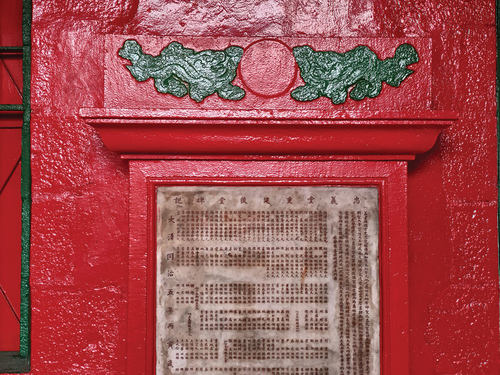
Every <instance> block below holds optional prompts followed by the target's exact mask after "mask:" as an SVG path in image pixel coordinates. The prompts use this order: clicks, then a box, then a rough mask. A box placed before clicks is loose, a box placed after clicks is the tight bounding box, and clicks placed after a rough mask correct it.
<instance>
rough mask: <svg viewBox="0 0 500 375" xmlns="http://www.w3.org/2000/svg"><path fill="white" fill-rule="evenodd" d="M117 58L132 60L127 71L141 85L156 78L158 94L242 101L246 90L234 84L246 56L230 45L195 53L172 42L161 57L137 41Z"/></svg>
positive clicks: (132, 42)
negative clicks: (239, 66) (214, 95)
mask: <svg viewBox="0 0 500 375" xmlns="http://www.w3.org/2000/svg"><path fill="white" fill-rule="evenodd" d="M118 55H120V56H121V57H123V58H125V59H127V60H129V61H130V62H131V63H132V65H127V69H128V70H129V71H130V73H131V74H132V76H133V77H134V78H135V79H136V80H137V81H139V82H142V81H146V80H147V79H149V78H153V80H154V82H155V87H156V90H157V91H158V92H161V93H164V94H171V95H174V96H176V97H183V96H185V95H187V94H188V93H189V96H190V97H191V99H193V100H195V101H196V102H201V101H202V100H203V99H205V98H206V97H207V96H210V95H212V94H215V93H217V95H219V97H221V98H223V99H228V100H240V99H243V97H244V96H245V91H244V90H243V89H242V88H240V87H238V86H234V85H232V84H231V82H232V81H233V80H234V79H235V78H236V69H237V68H238V64H239V62H240V60H241V56H242V55H243V48H241V47H237V46H231V47H228V48H226V49H225V50H221V51H215V50H204V51H200V52H195V51H194V50H192V49H190V48H185V47H184V46H183V45H182V44H180V43H178V42H172V43H170V44H169V45H168V46H167V47H165V48H164V49H163V50H162V51H161V52H160V54H159V55H158V56H151V55H147V54H145V53H143V52H142V48H141V46H140V45H139V43H137V42H136V41H135V40H127V41H125V43H124V44H123V47H122V48H121V49H120V50H119V51H118Z"/></svg>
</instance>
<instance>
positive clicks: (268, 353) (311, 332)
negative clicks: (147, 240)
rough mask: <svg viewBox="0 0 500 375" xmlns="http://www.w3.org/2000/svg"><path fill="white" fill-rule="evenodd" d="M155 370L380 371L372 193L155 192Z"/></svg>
mask: <svg viewBox="0 0 500 375" xmlns="http://www.w3.org/2000/svg"><path fill="white" fill-rule="evenodd" d="M157 215H158V216H157V279H156V373H157V374H158V375H167V374H189V375H195V374H207V375H223V374H236V375H258V374H273V375H341V374H357V375H375V374H380V360H379V353H380V340H379V328H380V324H379V280H378V269H379V267H378V190H377V188H361V187H334V186H293V187H276V186H274V187H269V186H244V187H243V186H231V187H213V186H210V187H208V186H189V187H186V186H184V187H159V188H158V190H157Z"/></svg>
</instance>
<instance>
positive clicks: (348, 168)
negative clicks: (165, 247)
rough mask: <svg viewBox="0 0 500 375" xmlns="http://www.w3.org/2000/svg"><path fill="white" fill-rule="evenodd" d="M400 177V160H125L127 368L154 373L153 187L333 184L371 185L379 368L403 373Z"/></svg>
mask: <svg viewBox="0 0 500 375" xmlns="http://www.w3.org/2000/svg"><path fill="white" fill-rule="evenodd" d="M406 179H407V173H406V162H401V161H398V162H394V161H390V162H373V161H371V162H366V161H347V162H346V161H329V162H327V161H319V162H318V161H301V162H297V161H260V162H259V161H228V160H225V161H220V160H217V161H213V160H208V161H206V160H204V161H200V160H194V161H193V160H168V161H167V160H155V161H146V160H130V206H129V207H130V233H129V235H130V237H129V240H130V242H129V244H130V253H129V283H128V285H129V294H128V297H129V305H128V332H129V334H128V337H127V343H128V350H127V373H130V374H143V373H145V374H152V373H154V363H155V361H154V354H155V346H154V345H155V316H156V311H155V303H156V287H155V279H156V264H155V259H156V242H155V239H156V232H155V230H156V229H155V228H156V212H157V208H156V188H157V187H158V186H166V185H174V186H177V185H181V186H182V185H236V186H238V185H250V186H251V185H262V186H265V185H285V186H288V185H334V186H375V187H377V188H378V190H379V197H380V206H379V207H380V218H379V225H380V232H379V233H380V285H381V304H380V305H381V308H380V319H381V332H380V339H381V342H382V344H381V369H382V373H383V374H386V375H390V374H398V375H401V374H408V371H409V350H408V348H409V345H408V334H409V325H408V253H407V250H408V241H407V240H408V238H407V235H408V234H407V226H406V221H407V218H406V214H407V210H406ZM145 249H147V251H145Z"/></svg>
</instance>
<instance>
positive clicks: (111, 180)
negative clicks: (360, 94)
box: [31, 0, 499, 375]
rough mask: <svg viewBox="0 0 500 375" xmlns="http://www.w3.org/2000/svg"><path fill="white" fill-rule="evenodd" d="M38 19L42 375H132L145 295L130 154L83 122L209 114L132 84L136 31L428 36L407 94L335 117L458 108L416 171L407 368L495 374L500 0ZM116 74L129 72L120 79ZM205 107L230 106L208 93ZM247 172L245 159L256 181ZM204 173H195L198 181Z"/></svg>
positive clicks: (82, 12)
mask: <svg viewBox="0 0 500 375" xmlns="http://www.w3.org/2000/svg"><path fill="white" fill-rule="evenodd" d="M33 17H34V19H33V60H32V61H33V63H32V64H33V66H32V68H33V70H32V110H33V117H32V175H33V210H32V215H33V216H32V248H31V272H32V274H31V288H32V289H31V292H32V293H31V295H32V317H31V319H32V329H31V337H32V345H31V365H32V373H33V374H59V373H61V374H124V373H126V370H127V361H126V358H127V355H128V351H129V350H132V349H131V348H130V346H128V345H127V332H128V329H129V324H130V323H131V322H130V321H127V309H128V308H129V307H130V306H131V303H132V304H133V303H136V302H137V301H135V300H131V299H130V297H129V295H130V293H132V294H133V293H140V292H141V291H140V290H139V291H138V290H135V291H134V290H131V289H130V288H129V285H128V284H129V267H128V263H129V250H128V245H129V244H128V239H129V237H128V230H129V229H128V228H129V223H128V209H129V201H128V193H129V184H128V178H129V170H128V167H127V165H128V161H126V160H122V159H121V158H120V156H119V155H118V154H116V153H114V152H111V151H109V150H108V149H106V147H105V146H104V145H103V142H102V140H101V138H100V136H99V134H98V132H97V131H96V130H95V129H94V128H92V127H91V126H89V125H87V124H86V123H85V122H84V121H83V120H82V119H81V118H80V117H79V116H78V113H79V110H80V109H81V108H104V107H107V108H141V107H146V108H160V109H166V108H169V106H170V108H172V103H174V108H177V107H181V105H180V104H178V103H182V108H187V109H190V108H191V109H194V108H198V107H197V106H196V105H195V104H193V103H192V102H191V101H190V100H189V99H188V98H185V99H182V100H180V101H174V100H173V99H172V98H168V97H165V95H160V94H158V93H156V92H154V91H152V90H150V89H151V88H152V85H151V82H144V83H142V85H140V84H139V83H137V82H135V81H134V80H132V79H131V77H130V75H128V76H127V74H128V72H127V71H126V70H125V69H124V67H123V64H124V62H123V61H120V60H119V58H118V57H116V51H117V49H116V45H118V44H120V45H121V44H122V43H123V40H125V39H126V38H127V37H128V36H130V35H140V36H141V37H140V38H142V39H140V40H141V42H142V43H150V46H151V48H152V47H155V48H157V49H156V50H155V51H153V50H150V51H149V52H148V53H153V52H154V53H157V52H158V51H159V50H158V48H159V49H161V47H162V46H163V45H164V41H168V40H170V39H172V38H171V37H169V36H171V35H177V36H179V39H180V38H186V39H189V38H191V37H198V38H200V37H205V38H207V37H209V38H212V39H213V40H214V43H221V44H222V45H226V44H227V40H231V39H235V38H239V39H238V40H237V41H238V42H241V41H242V40H243V39H245V38H247V42H246V43H247V44H245V46H247V45H250V44H251V43H252V42H254V41H256V40H259V39H279V40H286V41H287V45H291V43H289V41H290V38H292V39H293V38H305V39H306V40H312V39H314V40H318V42H317V43H324V38H328V37H331V36H335V39H334V40H330V39H329V40H327V41H328V42H329V43H333V45H336V46H339V47H341V46H344V47H352V46H353V45H354V46H355V45H356V44H357V43H359V42H360V41H361V40H364V41H365V43H369V44H370V45H371V46H372V47H373V48H378V49H377V52H378V53H380V54H381V53H382V52H384V51H386V52H384V53H386V54H387V56H389V55H391V54H392V53H393V51H394V48H395V47H396V46H397V45H399V44H400V43H403V42H407V41H413V40H415V39H416V40H421V43H422V44H421V46H423V47H425V46H427V47H425V48H423V49H422V51H423V53H424V55H423V56H424V57H425V56H426V58H425V59H423V60H422V64H421V65H419V64H420V63H419V64H416V65H415V69H416V70H417V72H416V73H415V74H414V75H413V76H412V77H410V78H409V79H408V80H407V81H405V82H404V83H403V85H402V86H401V87H400V88H398V89H395V88H390V87H385V88H384V90H383V92H382V94H381V96H379V97H377V98H375V99H371V100H364V101H362V102H355V101H352V100H348V101H347V102H346V104H345V106H341V107H338V109H340V110H344V109H349V110H355V111H356V110H363V111H365V110H367V111H368V110H371V111H384V110H403V111H419V110H439V111H441V110H451V111H457V112H459V118H460V119H459V121H458V122H457V123H456V124H454V125H453V126H451V127H449V128H448V129H446V130H444V131H443V133H442V134H441V135H440V136H439V138H438V140H437V144H436V145H435V146H434V147H433V148H432V149H431V150H430V151H428V152H426V153H425V154H422V155H419V156H417V158H416V160H415V161H410V162H409V163H408V229H409V231H408V246H409V252H408V259H409V262H408V269H409V273H408V281H409V317H410V318H409V353H410V358H409V368H410V374H412V375H421V374H440V375H449V374H473V375H476V374H477V375H481V374H484V375H490V374H498V372H499V335H498V332H499V327H498V321H499V316H498V255H497V254H498V249H497V245H496V244H497V218H496V207H497V188H496V181H497V180H496V178H497V172H496V168H497V166H496V118H495V111H496V102H495V74H496V71H495V58H496V57H495V56H496V53H495V4H494V1H492V0H478V1H476V2H474V4H470V3H467V2H465V1H461V0H460V1H437V0H436V1H434V0H431V1H423V0H417V1H413V2H401V1H393V0H382V1H374V0H369V1H366V2H347V1H345V2H327V1H318V2H309V3H307V4H305V3H303V2H299V1H280V0H277V1H261V2H259V1H255V2H233V1H230V2H226V3H221V2H219V1H215V0H209V1H206V2H203V3H200V2H194V1H188V2H163V1H157V0H144V1H142V0H141V1H133V0H130V1H127V0H118V1H108V0H105V1H91V2H89V1H83V0H72V1H69V2H60V1H53V0H49V1H42V0H35V1H34V12H33ZM162 36H165V39H162V38H161V37H162ZM138 38H139V37H138ZM224 38H225V39H224ZM380 38H382V40H380ZM384 38H388V39H384ZM393 38H394V39H393ZM138 40H139V39H138ZM148 41H149V42H148ZM193 43H194V42H193ZM335 43H336V44H335ZM235 44H237V43H235ZM165 45H166V44H165ZM201 45H203V43H201ZM212 46H213V45H212ZM377 46H379V47H377ZM111 47H112V48H111ZM148 48H149V47H148ZM419 52H420V49H419ZM110 56H114V57H113V58H115V57H116V59H118V60H113V59H112V58H111V57H110ZM421 57H422V56H421ZM112 66H115V67H116V68H117V69H122V71H124V73H125V74H121V73H120V74H115V73H112V74H111V75H110V73H109V69H110V67H112ZM117 71H119V70H117ZM109 78H115V79H116V80H118V81H113V80H112V79H109ZM298 80H299V78H297V80H296V81H295V84H296V85H298V84H299V83H300V82H299V81H298ZM113 85H114V87H115V89H114V91H113V90H111V86H113ZM124 85H125V86H124ZM279 87H281V86H279ZM276 90H277V89H276ZM401 92H403V93H404V94H401ZM112 93H114V94H113V95H111V96H110V94H112ZM407 98H411V99H410V100H407ZM245 100H247V101H246V102H245V103H243V102H242V103H240V104H238V103H237V104H235V106H234V108H239V109H242V108H247V107H244V106H251V107H252V108H259V109H265V108H270V107H272V108H278V109H279V108H281V109H285V110H286V109H293V108H291V106H292V104H293V101H290V100H288V98H287V97H286V95H282V96H279V97H273V98H262V97H259V96H258V95H253V96H252V95H248V98H246V99H245ZM263 103H267V107H263V105H264V104H263ZM309 104H310V105H311V106H310V107H307V106H306V104H304V103H301V104H299V105H297V107H298V108H302V109H304V107H306V108H315V109H324V108H327V109H331V108H332V105H331V103H329V102H328V101H327V100H322V99H320V100H318V101H317V102H313V103H309ZM176 105H177V107H175V106H176ZM199 108H200V109H228V106H227V103H222V102H221V101H220V100H216V98H207V99H206V100H205V101H204V102H203V103H202V104H201V105H199ZM231 108H233V107H231ZM231 108H229V109H231ZM334 109H337V107H334ZM320 164H321V163H320ZM255 168H256V169H258V168H257V167H255ZM252 170H254V167H253V166H252V163H250V162H249V164H247V165H246V170H245V173H252ZM222 172H224V170H221V173H222ZM323 172H324V170H323V169H322V167H318V168H317V169H315V172H314V173H320V174H321V173H323ZM198 174H199V170H198V171H196V170H194V168H192V169H190V177H196V176H198ZM143 219H144V218H143ZM132 240H134V239H132ZM138 240H140V238H138ZM143 256H145V255H143ZM137 261H138V262H139V263H140V262H144V261H145V260H144V259H138V260H137ZM144 271H145V270H144V269H138V270H133V269H131V270H130V272H144ZM141 350H145V349H143V348H141Z"/></svg>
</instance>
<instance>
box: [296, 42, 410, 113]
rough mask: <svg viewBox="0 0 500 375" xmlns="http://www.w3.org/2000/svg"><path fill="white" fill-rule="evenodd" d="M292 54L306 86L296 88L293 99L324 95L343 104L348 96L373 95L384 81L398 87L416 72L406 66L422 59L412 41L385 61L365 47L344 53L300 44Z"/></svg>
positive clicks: (309, 99)
mask: <svg viewBox="0 0 500 375" xmlns="http://www.w3.org/2000/svg"><path fill="white" fill-rule="evenodd" d="M293 54H294V56H295V60H296V61H297V64H298V66H299V69H300V76H301V77H302V79H303V80H304V82H305V85H304V86H299V87H297V88H296V89H294V90H293V91H292V92H291V96H292V98H294V99H295V100H298V101H301V102H306V101H311V100H314V99H318V98H319V97H321V96H325V97H327V98H330V99H331V100H332V102H333V104H342V103H344V102H345V101H346V99H347V95H349V96H350V97H351V98H352V99H354V100H362V99H364V98H366V97H368V98H374V97H376V96H378V95H379V94H380V92H381V91H382V82H385V83H387V84H388V85H390V86H392V87H398V86H399V85H400V84H401V82H403V80H405V79H406V78H407V77H408V76H409V75H410V74H412V73H413V70H411V69H408V68H407V66H408V65H411V64H414V63H416V62H418V60H419V59H418V54H417V51H416V49H415V48H414V47H413V46H412V45H410V44H402V45H400V46H399V47H398V48H397V49H396V52H395V54H394V57H390V58H387V59H385V60H380V59H379V58H378V57H377V55H376V54H375V52H373V51H371V50H370V49H369V48H368V47H366V46H358V47H356V48H354V49H353V50H351V51H347V52H345V53H337V52H332V51H315V50H313V49H312V48H311V47H309V46H300V47H295V48H293ZM351 87H352V89H351V91H350V92H349V89H350V88H351Z"/></svg>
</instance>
